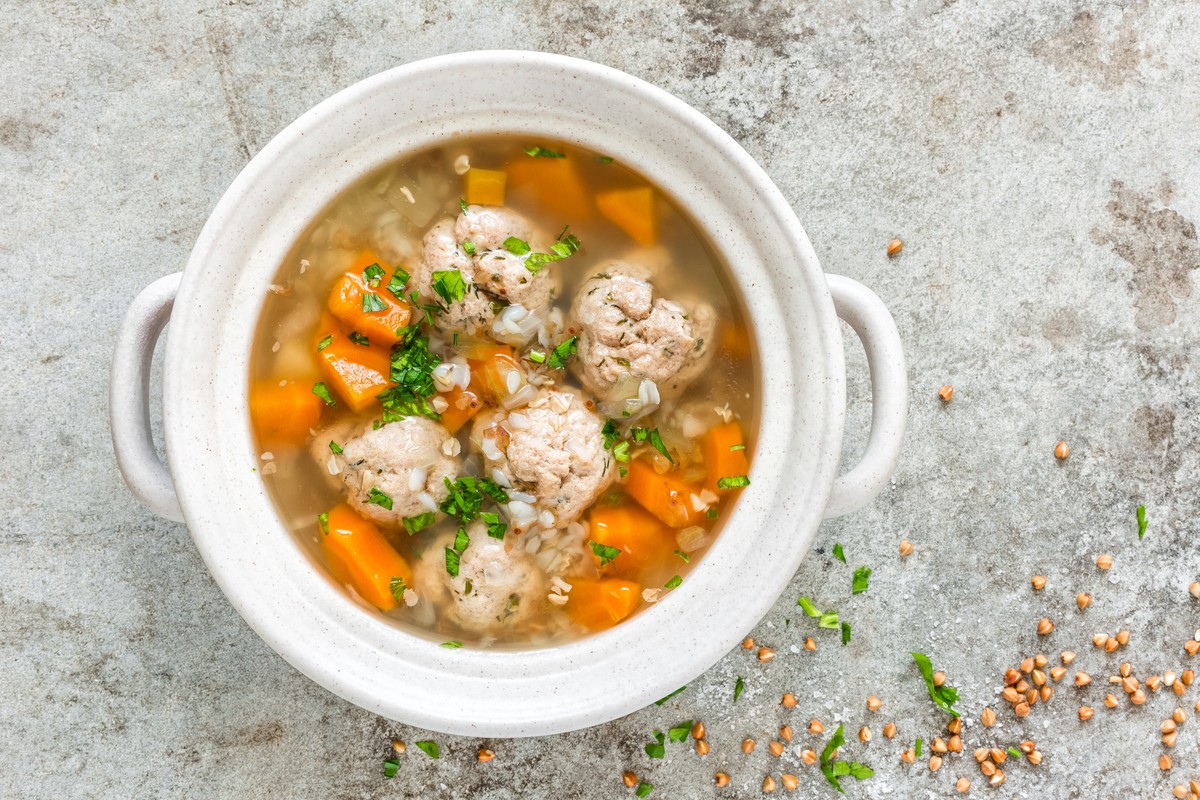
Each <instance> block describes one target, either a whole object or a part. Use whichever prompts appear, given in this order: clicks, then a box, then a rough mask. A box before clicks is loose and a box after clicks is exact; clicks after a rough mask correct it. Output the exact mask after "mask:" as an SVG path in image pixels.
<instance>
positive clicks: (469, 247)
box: [462, 239, 475, 256]
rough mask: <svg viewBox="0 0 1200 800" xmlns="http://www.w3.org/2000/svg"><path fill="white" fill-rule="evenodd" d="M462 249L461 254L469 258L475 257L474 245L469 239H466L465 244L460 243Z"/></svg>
mask: <svg viewBox="0 0 1200 800" xmlns="http://www.w3.org/2000/svg"><path fill="white" fill-rule="evenodd" d="M462 249H463V252H464V253H466V254H467V255H469V256H473V255H475V243H474V242H472V241H471V240H470V239H467V240H466V241H465V242H463V243H462Z"/></svg>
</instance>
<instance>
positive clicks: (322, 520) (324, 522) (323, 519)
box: [317, 512, 329, 536]
mask: <svg viewBox="0 0 1200 800" xmlns="http://www.w3.org/2000/svg"><path fill="white" fill-rule="evenodd" d="M317 524H318V525H320V526H321V533H323V534H325V535H326V536H328V535H329V515H328V514H326V513H324V512H321V513H320V514H317Z"/></svg>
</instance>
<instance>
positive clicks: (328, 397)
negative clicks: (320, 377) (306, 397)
mask: <svg viewBox="0 0 1200 800" xmlns="http://www.w3.org/2000/svg"><path fill="white" fill-rule="evenodd" d="M312 393H313V394H315V395H316V396H317V397H319V398H321V399H322V400H324V401H325V405H327V406H329V407H330V408H333V407H334V406H336V405H337V400H334V399H333V395H332V394H330V393H329V387H328V386H326V385H325V384H324V383H318V384H315V385H314V386H313V388H312Z"/></svg>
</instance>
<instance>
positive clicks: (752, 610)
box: [111, 51, 907, 736]
mask: <svg viewBox="0 0 1200 800" xmlns="http://www.w3.org/2000/svg"><path fill="white" fill-rule="evenodd" d="M488 133H519V134H528V135H529V136H530V137H531V139H533V138H537V137H538V136H542V137H549V136H553V137H555V138H558V139H565V140H569V141H571V142H575V143H578V144H580V145H583V146H585V147H588V148H591V149H592V150H595V151H599V152H603V153H609V154H612V155H613V156H615V157H616V158H618V159H619V160H620V161H622V162H623V163H625V164H628V165H629V166H630V167H632V168H633V169H635V170H637V171H639V172H641V173H642V174H644V175H646V176H648V177H649V178H650V179H651V180H652V181H653V182H654V183H656V184H657V185H658V186H659V187H661V188H662V189H663V190H664V191H665V192H667V193H668V194H670V195H671V196H672V197H673V198H674V199H675V200H676V202H678V203H680V204H681V205H682V206H684V207H685V208H686V209H687V210H688V211H689V212H690V213H691V214H692V215H693V217H694V219H695V220H696V222H697V223H698V224H699V226H700V227H701V228H702V229H703V230H704V231H706V232H707V233H708V235H709V236H710V237H711V239H712V241H713V243H714V245H715V246H716V247H717V248H718V249H719V251H720V252H721V253H722V254H723V256H724V258H725V260H726V261H727V263H728V264H729V265H730V267H731V270H732V273H733V277H734V279H735V280H736V283H737V286H738V288H739V289H740V291H741V293H742V295H743V296H744V298H745V300H746V303H747V307H748V308H749V309H750V319H751V322H752V323H753V328H754V335H755V340H756V341H757V342H758V343H759V347H760V352H759V361H758V364H759V377H760V392H761V396H760V397H759V398H757V400H758V401H759V402H760V403H761V416H760V435H759V440H758V442H757V444H756V445H755V447H754V459H753V463H752V468H751V478H752V481H753V483H752V485H751V486H750V487H749V488H747V489H746V490H744V491H743V493H742V496H741V497H740V498H738V500H737V503H736V504H735V507H734V511H733V513H732V514H730V515H729V517H728V518H727V519H726V520H725V523H724V529H723V532H722V534H721V535H720V536H719V537H718V539H717V541H716V542H715V544H714V545H713V547H712V548H711V551H710V552H709V553H708V554H707V555H706V556H705V558H704V561H703V562H702V563H701V564H700V565H699V566H698V568H697V569H695V570H694V571H693V572H692V573H691V575H690V577H689V578H688V580H687V581H686V582H685V583H684V584H683V586H681V587H680V588H679V589H676V590H675V591H673V592H671V593H670V594H669V595H668V596H667V597H666V598H665V599H664V600H662V601H661V602H659V603H658V604H656V605H655V606H654V607H652V608H649V609H648V610H646V611H644V612H642V613H639V614H637V615H635V616H634V617H633V618H631V619H629V620H627V621H626V622H624V623H622V624H620V625H618V626H617V627H615V628H613V629H612V630H609V631H606V632H604V633H602V634H599V635H596V636H592V637H590V638H586V639H583V640H580V641H577V642H574V643H571V644H567V645H563V646H558V647H552V648H548V649H541V650H530V651H522V652H489V651H483V650H472V649H461V650H448V649H444V648H441V647H438V645H437V643H436V642H435V641H430V640H428V639H425V638H421V637H419V636H416V635H413V634H411V633H408V632H406V631H404V630H402V629H400V628H399V627H397V626H396V625H394V624H391V623H389V622H388V621H387V620H386V619H385V618H383V617H382V616H381V615H379V614H377V613H374V612H373V611H369V610H366V609H364V608H363V607H361V606H359V605H357V604H356V603H355V602H354V601H353V600H351V599H350V597H349V596H347V594H346V593H345V592H343V591H342V590H341V589H340V588H339V587H337V586H335V585H334V584H333V583H332V582H331V581H329V580H328V579H327V578H326V577H325V576H324V574H323V572H322V571H321V569H320V567H319V565H317V564H315V563H314V562H313V561H312V559H311V558H310V556H309V555H307V554H306V552H305V551H304V550H303V549H302V548H301V547H300V546H299V544H298V543H297V542H296V541H295V539H294V538H293V537H292V535H291V534H290V533H289V532H288V531H287V529H286V528H285V527H284V524H283V522H282V521H281V513H280V511H279V510H277V509H276V508H274V507H273V506H272V504H271V501H270V498H269V497H268V495H267V493H266V491H265V490H264V487H263V484H262V481H261V479H260V478H259V475H258V473H257V472H255V471H254V467H256V466H257V465H258V461H257V458H256V451H255V447H254V444H253V441H252V439H251V434H250V426H249V418H248V413H247V403H246V395H247V385H248V374H247V354H248V353H249V352H250V344H251V338H252V335H253V333H254V328H255V323H256V320H257V318H258V315H259V311H260V309H261V307H262V304H263V300H264V298H265V296H266V293H267V285H268V284H269V283H270V282H271V280H272V276H273V275H274V274H275V272H276V270H277V269H278V268H279V265H280V263H281V261H282V259H283V258H284V257H285V255H286V254H287V253H288V251H289V249H290V247H291V246H292V244H293V243H294V242H295V241H296V239H297V238H298V237H299V236H300V234H301V232H302V231H303V230H304V228H305V227H306V226H307V225H308V224H309V222H310V221H311V220H312V219H314V218H315V217H316V215H317V214H318V213H320V211H321V210H322V209H323V208H324V207H325V206H326V205H327V204H328V203H329V202H330V201H331V200H333V198H334V197H336V196H337V195H338V194H339V193H340V192H341V191H342V190H343V189H345V188H346V187H348V186H349V185H350V184H351V183H353V182H354V180H355V179H356V178H358V177H359V176H361V175H363V174H364V173H366V172H368V171H370V170H372V169H373V168H375V167H378V166H380V165H382V164H384V163H386V162H389V161H392V160H394V159H396V158H397V157H399V156H401V155H403V154H404V153H406V152H410V151H413V150H417V149H420V148H423V147H426V146H427V145H430V144H431V143H434V142H439V141H445V140H447V139H452V138H453V137H455V136H468V135H470V136H475V135H481V134H488ZM831 291H832V294H831ZM172 304H173V308H172ZM839 314H840V316H841V318H842V319H845V320H846V321H847V322H849V323H850V324H851V326H852V327H853V328H854V329H855V330H856V331H857V332H858V334H859V336H860V338H861V339H862V341H863V343H864V345H865V347H866V351H867V355H868V359H869V364H870V370H871V377H872V381H873V389H872V394H873V402H874V414H873V420H872V428H871V435H870V438H869V442H868V445H867V449H866V453H865V455H864V457H863V459H862V461H861V462H860V463H859V464H858V465H857V466H856V467H855V468H854V469H853V470H851V471H850V472H849V473H848V474H846V475H845V476H843V477H841V478H837V477H836V471H837V467H838V463H839V460H840V458H841V452H842V429H843V423H844V418H845V402H846V398H845V382H846V376H845V366H844V362H843V352H842V348H843V343H842V336H841V332H840V328H839V324H838V316H839ZM168 318H169V321H170V326H171V327H170V331H169V335H168V341H167V347H166V355H165V358H164V363H163V366H162V368H163V373H164V376H163V408H162V414H163V423H164V430H165V434H166V449H167V457H168V463H169V471H168V469H167V467H166V466H164V465H163V464H161V463H160V462H159V460H158V459H157V457H156V456H155V452H154V447H153V443H152V440H151V438H150V434H149V426H148V422H147V420H148V417H149V409H148V401H147V397H146V386H147V382H148V375H149V370H150V359H151V353H152V351H153V347H154V342H155V340H156V339H157V338H158V335H159V334H160V333H161V331H162V328H163V326H164V325H165V324H166V322H167V321H168ZM906 392H907V386H906V379H905V373H904V365H903V356H902V354H901V348H900V341H899V337H898V335H897V332H896V328H895V325H894V323H893V322H892V319H891V317H890V315H889V314H888V312H887V310H886V309H885V308H884V306H883V305H882V303H880V301H879V300H878V298H877V297H875V295H874V294H872V293H871V292H869V291H868V290H867V289H865V288H864V287H862V286H861V285H860V284H858V283H855V282H854V281H851V280H849V279H846V278H837V277H834V276H829V277H827V276H826V275H825V274H824V273H823V272H822V271H821V267H820V265H819V264H818V262H817V257H816V255H815V254H814V252H813V248H812V245H811V244H810V243H809V241H808V237H807V236H806V235H805V233H804V230H803V229H802V228H801V226H800V223H799V221H798V220H797V219H796V216H795V214H794V213H793V212H792V210H791V208H790V207H789V206H788V204H787V202H786V201H785V200H784V198H783V196H782V195H781V194H780V192H779V190H778V189H777V188H776V187H775V185H774V184H773V183H772V182H771V180H770V179H769V178H768V177H767V176H766V174H765V173H764V172H763V171H762V169H760V168H759V166H758V165H757V164H756V163H755V162H754V161H753V160H752V159H751V158H750V156H749V155H747V154H746V152H745V151H744V150H742V148H741V147H739V146H738V145H737V143H735V142H734V141H733V140H732V139H731V138H730V137H729V136H728V135H726V134H725V133H724V132H723V131H721V130H720V129H719V128H718V127H717V126H716V125H714V124H713V123H712V122H711V121H709V120H708V119H707V118H705V117H704V116H703V115H701V114H700V113H699V112H697V111H696V110H694V109H692V108H691V107H690V106H688V105H686V104H685V103H683V102H682V101H680V100H678V99H676V98H675V97H673V96H671V95H669V94H667V93H666V92H664V91H662V90H660V89H657V88H655V87H654V86H651V85H649V84H647V83H645V82H643V81H640V80H638V79H637V78H633V77H631V76H629V75H626V74H624V73H621V72H618V71H616V70H613V69H609V68H606V67H602V66H599V65H596V64H592V63H590V62H586V61H581V60H578V59H573V58H565V57H562V56H554V55H547V54H542V53H529V52H505V51H499V52H476V53H464V54H460V55H453V56H445V57H441V58H434V59H430V60H427V61H420V62H417V63H415V64H410V65H408V66H404V67H399V68H397V69H393V70H390V71H388V72H384V73H382V74H380V75H376V76H375V77H372V78H369V79H367V80H365V81H362V82H361V83H359V84H356V85H355V86H352V87H350V88H349V89H346V90H345V91H342V92H340V93H339V94H337V95H335V96H334V97H332V98H330V99H328V100H326V101H325V102H323V103H321V104H320V105H318V106H317V107H316V108H314V109H312V110H311V111H309V112H307V113H306V114H304V115H303V116H302V117H300V119H298V120H296V122H294V123H293V124H291V125H290V126H288V128H287V129H286V130H284V131H283V132H282V133H280V134H279V135H278V136H276V137H275V139H273V140H272V141H271V143H270V144H268V145H267V146H266V147H265V148H264V149H263V151H262V152H261V153H259V154H258V155H257V156H255V157H254V159H253V160H252V161H251V162H250V163H249V165H247V167H246V168H245V170H243V172H242V173H241V175H239V176H238V178H237V180H235V181H234V182H233V185H232V186H230V188H229V190H228V191H227V192H226V193H225V195H224V197H222V198H221V201H220V202H219V203H218V204H217V207H216V209H215V210H214V211H213V213H212V216H211V217H210V218H209V220H208V223H207V224H206V225H205V227H204V230H203V232H202V233H201V234H200V238H199V240H198V241H197V242H196V246H195V249H194V250H193V251H192V255H191V259H190V260H189V261H188V264H187V268H186V269H185V270H184V272H183V273H182V275H179V274H176V275H171V276H168V277H165V278H162V279H160V280H159V281H156V282H155V283H153V284H151V285H150V286H149V287H147V288H146V289H145V290H144V291H143V292H142V294H140V295H139V296H138V298H137V299H136V300H135V301H134V303H133V304H132V306H131V308H130V309H129V312H128V314H127V317H126V320H125V323H124V325H123V326H122V329H121V332H120V335H119V341H118V344H117V352H116V357H115V359H114V362H113V376H112V397H111V423H112V432H113V443H114V446H115V449H116V454H117V462H118V464H119V466H120V468H121V471H122V473H123V474H124V476H125V479H126V481H127V483H128V484H129V486H130V488H131V489H132V490H133V493H134V494H135V495H136V496H137V497H138V498H139V499H140V500H141V501H142V502H143V503H145V504H146V505H147V506H148V507H149V508H150V509H152V510H153V511H155V512H157V513H159V514H161V515H162V516H164V517H168V518H170V519H174V520H186V522H187V524H188V526H189V528H190V529H191V532H192V537H193V539H194V540H195V543H196V547H197V548H198V549H199V551H200V553H201V555H202V556H203V557H204V560H205V562H206V563H207V564H208V567H209V569H210V570H211V571H212V574H213V576H214V577H215V578H216V580H217V582H218V583H219V584H220V586H221V588H222V590H223V591H224V592H225V594H226V596H228V597H229V600H230V602H231V603H233V605H234V606H235V607H236V608H237V610H238V612H239V613H241V615H242V616H243V617H245V619H246V621H247V622H248V623H249V624H250V625H251V627H253V628H254V630H255V631H257V632H258V634H259V635H260V636H262V638H263V639H264V640H266V642H267V643H268V644H269V645H270V646H271V647H272V648H274V649H275V651H276V652H278V653H279V654H280V655H282V656H283V657H284V658H285V659H287V660H288V661H289V662H290V663H291V664H292V665H294V666H295V667H296V668H297V669H299V670H300V671H302V672H304V673H305V674H306V675H308V676H309V677H311V678H312V679H313V680H315V681H317V682H318V683H320V684H321V685H322V686H324V687H326V688H327V689H329V690H330V691H333V692H335V693H337V694H339V695H341V696H342V697H344V698H346V699H348V700H350V701H351V702H353V703H355V704H357V705H359V706H362V707H364V708H367V709H369V710H371V711H374V712H378V713H379V714H382V715H384V716H386V717H390V718H393V719H396V720H401V721H404V722H407V723H411V724H413V725H419V726H422V727H425V728H432V729H435V730H438V731H444V732H448V733H458V734H469V735H480V736H527V735H537V734H547V733H555V732H560V731H568V730H573V729H577V728H582V727H585V726H588V725H594V724H597V723H600V722H604V721H607V720H610V719H613V718H615V717H618V716H621V715H623V714H626V713H629V712H631V711H634V710H636V709H638V708H640V707H642V706H645V705H647V704H649V703H651V702H653V701H654V700H657V699H659V698H660V697H662V696H664V695H666V694H668V693H669V692H671V691H673V690H674V689H676V688H678V687H679V686H682V685H683V684H685V683H687V682H688V681H690V680H691V679H692V678H694V677H695V676H696V675H697V674H699V673H700V672H702V671H703V670H705V669H707V668H708V667H709V666H710V665H712V664H713V663H714V662H716V661H717V659H719V658H720V657H721V656H722V655H723V654H724V653H726V652H728V651H729V649H730V648H731V647H733V646H734V644H735V643H736V642H737V641H739V640H740V639H741V638H742V637H743V636H744V635H745V633H746V632H747V631H749V630H750V629H751V628H752V627H753V626H754V625H755V623H756V622H757V621H758V620H759V619H760V618H761V617H762V616H763V614H765V613H766V611H767V610H768V609H769V608H770V607H771V605H772V603H774V601H775V599H776V598H777V597H778V595H779V593H780V592H781V591H782V590H783V588H784V587H785V586H786V584H787V583H788V580H789V579H790V577H791V576H792V574H793V573H794V572H795V570H796V567H797V566H798V565H799V564H800V561H801V559H803V557H804V555H805V553H806V552H807V551H808V549H809V546H810V544H811V542H812V540H813V536H814V534H815V532H816V530H817V526H818V525H820V523H821V520H822V518H823V517H826V516H832V515H836V514H841V513H845V512H847V511H851V510H853V509H855V508H857V507H859V506H861V505H862V504H863V503H865V502H867V501H869V500H870V499H871V498H872V497H873V496H874V495H875V494H876V493H877V492H878V491H879V490H880V489H881V488H882V486H883V485H884V483H885V482H886V480H887V479H888V477H889V475H890V474H891V471H892V469H893V467H894V466H895V462H896V459H897V458H898V456H899V451H900V444H901V440H902V438H903V431H904V419H905V413H906V402H907V401H906ZM176 497H178V499H176Z"/></svg>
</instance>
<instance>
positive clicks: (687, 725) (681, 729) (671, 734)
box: [667, 719, 692, 742]
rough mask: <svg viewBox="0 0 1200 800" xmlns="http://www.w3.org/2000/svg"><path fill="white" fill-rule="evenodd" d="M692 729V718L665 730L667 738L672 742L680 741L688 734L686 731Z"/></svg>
mask: <svg viewBox="0 0 1200 800" xmlns="http://www.w3.org/2000/svg"><path fill="white" fill-rule="evenodd" d="M691 729H692V720H690V719H689V720H688V721H687V722H681V723H679V724H678V725H676V726H675V727H673V728H671V729H670V730H669V731H667V738H669V739H670V740H671V741H672V742H682V741H683V740H684V739H686V738H687V736H688V731H690V730H691Z"/></svg>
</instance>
